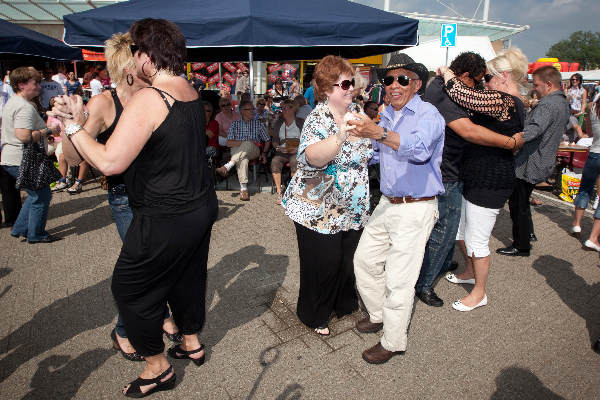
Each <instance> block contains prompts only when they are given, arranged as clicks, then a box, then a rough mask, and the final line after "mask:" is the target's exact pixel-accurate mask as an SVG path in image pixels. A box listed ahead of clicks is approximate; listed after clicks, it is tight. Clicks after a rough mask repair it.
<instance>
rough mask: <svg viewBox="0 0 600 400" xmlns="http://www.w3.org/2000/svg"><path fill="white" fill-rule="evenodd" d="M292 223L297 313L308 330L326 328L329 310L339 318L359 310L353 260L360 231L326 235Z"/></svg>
mask: <svg viewBox="0 0 600 400" xmlns="http://www.w3.org/2000/svg"><path fill="white" fill-rule="evenodd" d="M294 224H295V225H296V235H297V238H298V252H299V255H300V293H299V294H298V306H297V310H296V313H297V314H298V318H299V319H300V321H302V322H303V323H304V324H305V325H307V326H308V327H310V328H317V327H320V326H326V325H327V323H328V321H329V316H330V315H331V312H332V311H335V313H336V315H337V316H338V317H341V316H343V315H346V314H350V313H352V312H354V311H356V310H357V309H358V296H357V294H356V279H355V278H354V262H353V259H354V252H355V251H356V246H358V241H359V239H360V235H361V233H362V229H361V230H360V231H355V230H349V231H344V232H339V233H335V234H332V235H327V234H322V233H318V232H315V231H313V230H311V229H308V228H306V227H305V226H303V225H300V224H298V223H294Z"/></svg>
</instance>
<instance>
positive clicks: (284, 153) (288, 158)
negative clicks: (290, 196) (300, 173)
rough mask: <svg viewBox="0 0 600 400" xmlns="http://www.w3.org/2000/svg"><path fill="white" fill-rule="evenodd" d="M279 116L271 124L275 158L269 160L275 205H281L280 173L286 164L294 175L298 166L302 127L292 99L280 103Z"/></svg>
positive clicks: (295, 104) (301, 121)
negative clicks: (297, 155) (274, 191)
mask: <svg viewBox="0 0 600 400" xmlns="http://www.w3.org/2000/svg"><path fill="white" fill-rule="evenodd" d="M281 110H282V111H281V115H280V117H279V119H277V121H275V123H274V124H273V147H274V148H275V149H276V153H275V156H274V157H273V159H272V160H271V173H272V174H273V183H274V184H275V187H276V188H277V204H281V198H282V196H283V195H282V193H281V171H282V169H283V167H284V166H285V164H286V163H289V164H290V170H291V174H292V176H294V174H295V173H296V167H297V165H298V163H297V161H296V153H297V152H298V144H299V143H300V132H302V127H303V126H304V120H303V119H302V118H296V111H298V104H297V103H296V102H295V101H294V100H292V99H285V100H284V101H282V102H281Z"/></svg>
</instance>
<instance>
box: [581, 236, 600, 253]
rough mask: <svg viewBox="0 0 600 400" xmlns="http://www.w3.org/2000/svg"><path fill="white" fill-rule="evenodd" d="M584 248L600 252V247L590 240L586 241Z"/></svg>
mask: <svg viewBox="0 0 600 400" xmlns="http://www.w3.org/2000/svg"><path fill="white" fill-rule="evenodd" d="M583 248H584V249H585V250H595V251H598V252H600V246H597V245H596V244H594V242H592V241H591V240H589V239H588V240H586V241H585V243H584V244H583Z"/></svg>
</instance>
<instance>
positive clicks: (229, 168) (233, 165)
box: [224, 161, 235, 171]
mask: <svg viewBox="0 0 600 400" xmlns="http://www.w3.org/2000/svg"><path fill="white" fill-rule="evenodd" d="M224 167H225V168H227V171H230V170H231V168H233V167H235V163H234V162H233V161H229V162H228V163H227V164H225V165H224Z"/></svg>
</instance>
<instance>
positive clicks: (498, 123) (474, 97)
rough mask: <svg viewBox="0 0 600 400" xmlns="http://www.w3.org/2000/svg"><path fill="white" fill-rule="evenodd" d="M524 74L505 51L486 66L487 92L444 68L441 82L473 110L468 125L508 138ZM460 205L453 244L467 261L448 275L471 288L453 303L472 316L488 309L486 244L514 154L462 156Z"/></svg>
mask: <svg viewBox="0 0 600 400" xmlns="http://www.w3.org/2000/svg"><path fill="white" fill-rule="evenodd" d="M526 73H527V59H526V58H525V55H524V54H523V53H522V52H521V50H519V49H517V48H510V49H508V50H506V51H504V52H503V53H500V54H499V55H498V56H497V57H496V58H494V59H493V60H491V61H489V62H488V63H487V74H485V75H484V79H485V82H486V89H485V90H481V89H474V88H471V87H469V86H467V85H465V84H464V83H463V82H462V81H460V80H459V79H457V78H456V77H455V76H454V73H453V72H452V71H451V70H449V69H444V80H445V82H446V89H447V91H448V94H449V96H450V97H451V98H452V100H454V101H455V102H457V103H458V104H459V105H461V106H463V107H465V108H468V109H470V110H473V111H476V112H477V113H476V114H474V116H473V117H472V118H471V120H472V121H473V122H474V123H475V124H477V125H481V126H484V127H486V128H488V129H490V130H492V131H494V132H497V133H500V134H502V135H505V136H506V140H507V143H510V142H511V141H512V142H513V147H514V148H516V147H517V144H516V140H515V139H513V138H512V136H513V135H514V134H516V133H518V132H522V131H523V125H524V121H525V107H524V105H523V101H522V99H521V96H520V94H519V86H518V82H520V81H521V79H522V78H523V77H524V76H525V74H526ZM462 162H463V167H462V169H461V171H463V172H462V181H463V183H464V187H463V200H462V210H461V219H460V226H459V229H458V235H457V241H458V244H459V246H460V248H461V249H462V251H463V255H464V257H465V260H466V268H465V271H464V272H462V273H460V274H456V275H455V274H453V273H449V274H448V275H446V279H447V280H448V281H449V282H452V283H470V284H474V285H475V286H474V287H473V290H472V291H471V293H469V294H468V295H467V296H465V297H464V298H462V299H460V300H457V301H455V302H454V303H453V304H452V307H453V308H454V309H455V310H458V311H471V310H473V309H475V308H477V307H480V306H484V305H486V304H487V301H488V300H487V295H486V293H485V285H486V281H487V276H488V272H489V268H490V250H489V239H490V235H491V233H492V229H493V227H494V224H495V222H496V217H497V216H498V214H499V212H500V209H501V208H502V207H504V204H505V203H506V201H507V200H508V198H509V197H510V196H511V194H512V192H513V188H514V186H515V183H516V176H515V161H514V156H513V152H512V151H511V150H508V149H504V148H498V147H487V146H481V145H476V144H472V143H471V144H469V146H468V148H467V149H466V150H465V152H464V154H463V160H462Z"/></svg>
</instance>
